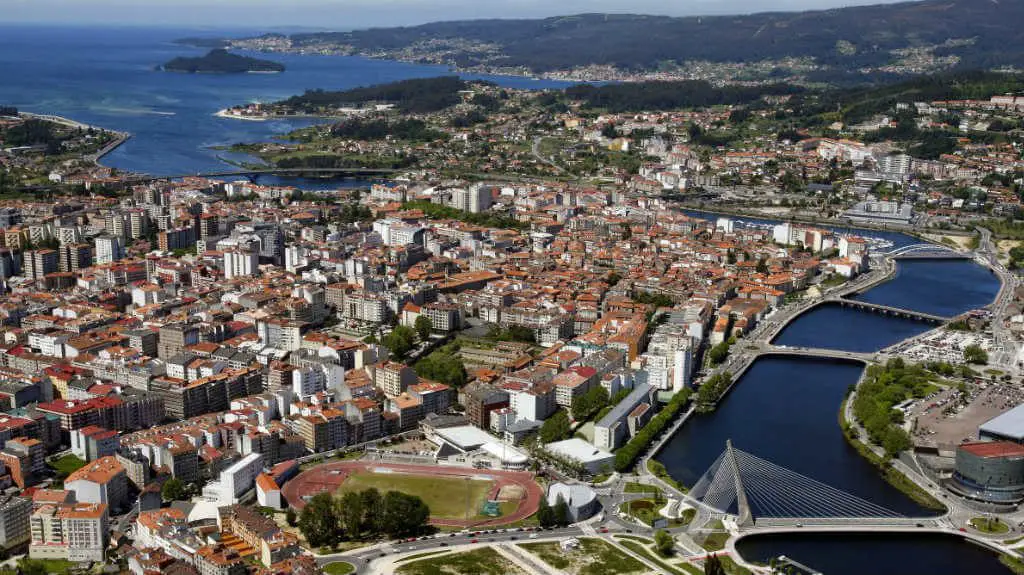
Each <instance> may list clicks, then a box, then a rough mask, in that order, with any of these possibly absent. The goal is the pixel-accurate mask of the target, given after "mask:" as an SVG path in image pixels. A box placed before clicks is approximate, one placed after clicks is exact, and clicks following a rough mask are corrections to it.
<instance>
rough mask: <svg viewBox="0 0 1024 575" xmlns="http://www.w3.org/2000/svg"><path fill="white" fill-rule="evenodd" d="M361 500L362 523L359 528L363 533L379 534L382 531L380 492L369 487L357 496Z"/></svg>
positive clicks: (381, 500) (382, 501) (382, 508)
mask: <svg viewBox="0 0 1024 575" xmlns="http://www.w3.org/2000/svg"><path fill="white" fill-rule="evenodd" d="M359 498H360V499H361V500H362V508H363V522H362V525H361V528H362V530H363V531H364V532H370V533H380V532H381V531H382V530H383V519H384V498H383V497H381V495H380V491H377V489H376V488H374V487H371V488H369V489H365V490H363V491H362V492H361V493H360V494H359Z"/></svg>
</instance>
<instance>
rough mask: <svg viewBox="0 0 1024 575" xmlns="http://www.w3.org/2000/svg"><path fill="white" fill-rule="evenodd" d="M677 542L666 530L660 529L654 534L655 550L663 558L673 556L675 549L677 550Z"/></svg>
mask: <svg viewBox="0 0 1024 575" xmlns="http://www.w3.org/2000/svg"><path fill="white" fill-rule="evenodd" d="M675 546H676V541H675V539H673V538H672V535H671V534H670V533H669V532H668V531H665V530H664V529H659V530H657V531H655V532H654V549H655V550H656V551H657V552H658V554H659V555H661V556H662V557H668V556H669V555H672V551H673V549H675Z"/></svg>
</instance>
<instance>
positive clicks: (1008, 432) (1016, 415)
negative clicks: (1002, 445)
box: [978, 404, 1024, 441]
mask: <svg viewBox="0 0 1024 575" xmlns="http://www.w3.org/2000/svg"><path fill="white" fill-rule="evenodd" d="M978 431H979V432H980V433H982V434H988V435H995V436H998V437H1005V438H1007V439H1014V440H1016V441H1024V404H1021V405H1018V406H1017V407H1014V408H1013V409H1011V410H1009V411H1006V412H1004V413H1001V414H999V415H997V416H995V417H994V418H992V419H990V420H988V421H986V422H985V423H983V424H981V427H979V428H978Z"/></svg>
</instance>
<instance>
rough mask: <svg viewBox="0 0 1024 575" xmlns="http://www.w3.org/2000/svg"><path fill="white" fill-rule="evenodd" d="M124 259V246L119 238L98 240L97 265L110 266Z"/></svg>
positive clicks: (110, 237) (100, 238) (101, 237)
mask: <svg viewBox="0 0 1024 575" xmlns="http://www.w3.org/2000/svg"><path fill="white" fill-rule="evenodd" d="M121 259H124V246H123V244H122V243H121V238H120V237H118V236H100V237H98V238H96V263H97V264H101V265H102V264H109V263H113V262H116V261H118V260H121Z"/></svg>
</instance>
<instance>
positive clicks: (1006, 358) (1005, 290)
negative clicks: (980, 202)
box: [978, 227, 1020, 373]
mask: <svg viewBox="0 0 1024 575" xmlns="http://www.w3.org/2000/svg"><path fill="white" fill-rule="evenodd" d="M978 233H979V234H981V238H980V239H979V242H978V255H979V256H980V257H981V258H983V260H984V261H985V262H986V263H987V264H988V266H989V267H990V268H991V269H992V271H993V272H995V273H996V275H997V276H999V280H1000V281H1001V282H1002V287H1001V288H1000V289H999V295H998V296H997V297H996V300H995V301H994V302H992V304H991V305H990V306H989V309H990V310H991V311H992V337H993V338H994V339H995V344H996V347H997V348H998V351H996V352H995V353H993V354H992V356H991V357H990V358H989V363H990V364H993V365H995V366H998V367H1000V368H1003V369H1006V370H1008V371H1010V372H1011V373H1019V369H1018V366H1017V353H1018V344H1017V341H1016V340H1015V339H1014V337H1013V335H1012V334H1011V333H1010V332H1009V330H1008V329H1006V315H1007V308H1008V307H1009V305H1010V303H1012V302H1013V297H1014V293H1015V292H1016V291H1017V286H1018V285H1019V283H1020V282H1019V278H1018V277H1017V276H1016V275H1014V274H1013V273H1011V272H1010V271H1009V270H1007V269H1006V268H1005V267H1004V266H1003V264H1002V263H1000V262H999V255H998V250H997V249H996V245H995V243H994V242H993V241H992V232H991V231H990V230H988V229H986V228H982V227H979V228H978Z"/></svg>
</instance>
